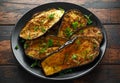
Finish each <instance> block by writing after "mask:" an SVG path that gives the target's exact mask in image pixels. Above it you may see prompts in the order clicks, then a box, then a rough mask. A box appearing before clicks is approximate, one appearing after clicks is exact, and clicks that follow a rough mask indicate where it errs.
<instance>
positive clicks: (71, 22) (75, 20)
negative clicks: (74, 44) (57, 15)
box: [58, 9, 87, 38]
mask: <svg viewBox="0 0 120 83" xmlns="http://www.w3.org/2000/svg"><path fill="white" fill-rule="evenodd" d="M86 25H87V19H86V17H85V16H84V15H83V14H82V13H81V12H80V11H79V10H76V9H72V10H69V11H67V12H66V13H65V15H64V16H63V19H62V23H61V25H60V28H59V32H58V37H63V38H69V37H70V36H71V35H72V34H73V33H74V32H75V31H76V30H77V29H79V28H81V27H85V26H86Z"/></svg>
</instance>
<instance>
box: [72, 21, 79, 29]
mask: <svg viewBox="0 0 120 83" xmlns="http://www.w3.org/2000/svg"><path fill="white" fill-rule="evenodd" d="M72 27H73V28H74V29H77V27H78V22H77V21H75V22H73V23H72Z"/></svg>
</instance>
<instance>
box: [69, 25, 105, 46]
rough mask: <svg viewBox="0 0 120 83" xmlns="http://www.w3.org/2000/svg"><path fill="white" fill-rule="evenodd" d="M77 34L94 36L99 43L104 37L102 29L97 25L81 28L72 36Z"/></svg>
mask: <svg viewBox="0 0 120 83" xmlns="http://www.w3.org/2000/svg"><path fill="white" fill-rule="evenodd" d="M76 36H83V37H93V38H95V39H96V40H97V41H98V42H99V44H100V43H101V42H102V39H103V34H102V31H101V29H100V28H98V27H97V26H87V27H85V28H83V29H80V30H78V31H77V32H76V33H75V34H74V35H73V36H72V37H71V38H73V37H76Z"/></svg>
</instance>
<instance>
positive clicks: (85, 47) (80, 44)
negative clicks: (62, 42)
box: [41, 37, 99, 76]
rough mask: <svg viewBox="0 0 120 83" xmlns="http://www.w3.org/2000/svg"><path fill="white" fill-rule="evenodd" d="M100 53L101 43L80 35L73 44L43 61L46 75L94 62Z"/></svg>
mask: <svg viewBox="0 0 120 83" xmlns="http://www.w3.org/2000/svg"><path fill="white" fill-rule="evenodd" d="M98 55H99V45H98V44H97V43H96V41H95V39H94V38H84V37H78V38H77V39H76V40H75V41H74V42H73V43H72V44H69V45H67V46H66V47H64V48H63V49H61V50H60V51H59V52H57V53H54V54H52V55H51V56H49V57H47V58H46V59H45V60H44V61H43V62H42V63H41V65H42V68H43V70H44V73H45V75H47V76H49V75H53V74H55V73H58V72H60V71H62V70H65V69H69V68H73V67H78V66H81V65H85V64H88V63H90V62H92V61H93V60H94V59H95V58H96V57H97V56H98Z"/></svg>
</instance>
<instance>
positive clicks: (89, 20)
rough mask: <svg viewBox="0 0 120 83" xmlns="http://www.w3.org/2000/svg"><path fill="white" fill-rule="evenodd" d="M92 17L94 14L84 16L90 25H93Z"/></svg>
mask: <svg viewBox="0 0 120 83" xmlns="http://www.w3.org/2000/svg"><path fill="white" fill-rule="evenodd" d="M91 15H92V14H90V15H84V16H85V17H86V18H87V23H88V24H89V25H90V24H92V20H91V19H90V17H91Z"/></svg>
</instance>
